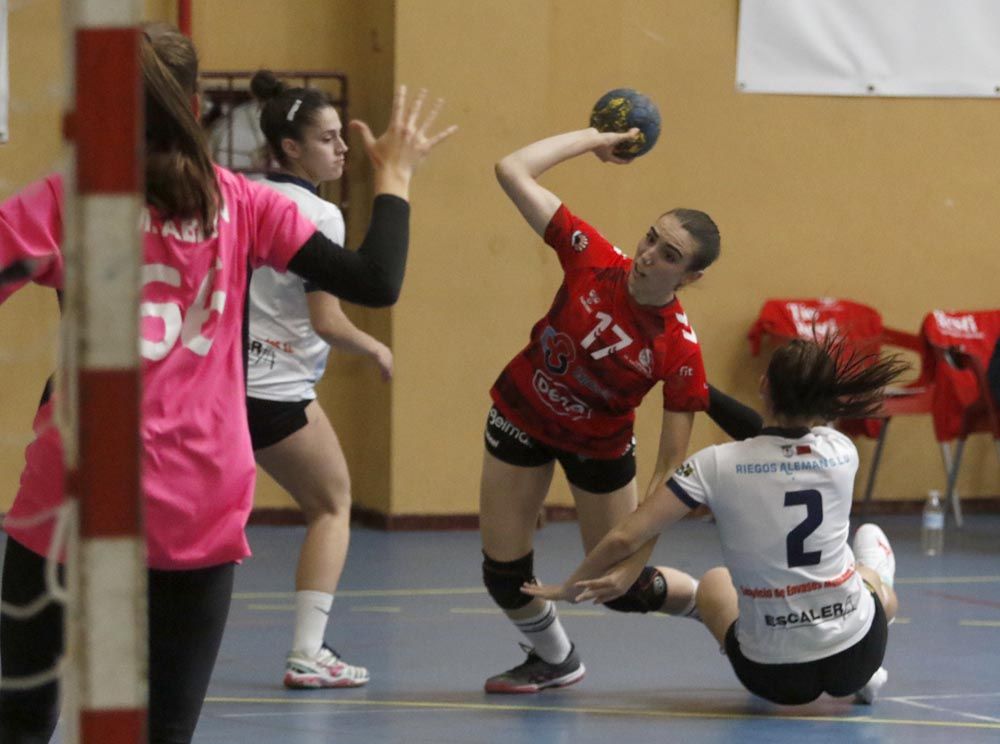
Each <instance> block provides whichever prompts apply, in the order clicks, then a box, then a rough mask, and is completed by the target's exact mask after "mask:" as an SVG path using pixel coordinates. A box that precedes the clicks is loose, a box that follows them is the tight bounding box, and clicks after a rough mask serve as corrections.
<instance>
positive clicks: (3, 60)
mask: <svg viewBox="0 0 1000 744" xmlns="http://www.w3.org/2000/svg"><path fill="white" fill-rule="evenodd" d="M9 105H10V77H9V76H8V74H7V0H0V142H6V141H7V134H8V129H7V110H8V108H9Z"/></svg>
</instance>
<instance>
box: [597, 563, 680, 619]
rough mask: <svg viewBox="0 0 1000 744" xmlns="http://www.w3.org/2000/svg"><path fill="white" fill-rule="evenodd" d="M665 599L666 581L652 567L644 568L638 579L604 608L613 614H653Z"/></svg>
mask: <svg viewBox="0 0 1000 744" xmlns="http://www.w3.org/2000/svg"><path fill="white" fill-rule="evenodd" d="M666 598H667V580H666V579H665V578H663V574H661V573H660V572H659V571H657V570H656V569H655V568H653V567H652V566H646V567H645V568H644V569H642V573H641V574H639V578H638V579H636V580H635V583H634V584H632V586H630V587H629V588H628V591H627V592H625V593H624V594H623V595H622V596H620V597H619V598H618V599H612V600H611V601H610V602H605V603H604V606H605V607H607V608H608V609H609V610H614V611H615V612H642V613H646V612H655V611H656V610H658V609H660V608H661V607H663V602H664V600H666Z"/></svg>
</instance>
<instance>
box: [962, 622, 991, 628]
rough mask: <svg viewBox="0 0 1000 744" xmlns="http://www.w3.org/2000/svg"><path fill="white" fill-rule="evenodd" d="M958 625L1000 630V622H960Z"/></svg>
mask: <svg viewBox="0 0 1000 744" xmlns="http://www.w3.org/2000/svg"><path fill="white" fill-rule="evenodd" d="M958 624H959V625H965V626H966V627H970V628H1000V620H959V621H958Z"/></svg>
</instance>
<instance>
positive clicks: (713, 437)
mask: <svg viewBox="0 0 1000 744" xmlns="http://www.w3.org/2000/svg"><path fill="white" fill-rule="evenodd" d="M172 5H173V4H172V3H169V2H166V0H156V2H154V1H153V0H150V1H149V2H148V3H147V8H148V9H149V12H150V15H151V17H169V12H170V10H171V8H172ZM737 6H738V4H737V2H735V0H702V2H698V3H692V2H685V1H684V0H623V2H619V3H606V2H599V1H598V0H547V1H545V0H397V1H396V2H392V0H378V1H377V2H372V1H371V0H366V2H364V3H359V2H353V1H352V0H338V1H336V2H332V1H330V0H291V1H290V2H286V3H283V4H281V9H280V11H278V10H277V9H276V6H275V5H274V3H271V2H264V1H263V0H196V2H195V3H194V25H195V39H196V42H197V43H198V45H199V48H200V50H201V55H202V62H203V67H204V68H205V69H255V68H256V67H259V66H269V67H272V68H277V69H280V68H288V67H308V68H314V69H322V68H329V67H336V68H340V69H344V70H345V71H347V72H348V74H349V75H350V80H351V85H352V89H351V98H352V100H351V105H352V114H353V115H355V116H361V117H362V118H366V119H368V120H369V121H370V122H371V123H372V124H373V125H374V126H377V127H381V126H384V123H385V119H386V114H387V104H388V101H389V96H390V92H391V89H392V87H393V85H394V83H396V82H405V83H408V84H410V85H411V86H418V85H426V86H427V87H429V88H430V89H431V90H432V92H433V93H435V94H439V95H443V96H445V97H446V98H447V100H448V105H447V107H446V109H445V113H444V115H443V116H442V119H441V121H442V122H444V123H450V122H457V123H459V124H460V126H461V131H460V132H459V133H458V134H457V135H456V136H455V137H454V138H453V140H452V141H449V142H447V143H446V144H444V145H443V146H442V147H441V149H440V151H438V152H436V153H434V155H433V156H432V158H431V160H430V161H429V162H428V163H427V164H426V165H425V166H424V167H423V168H422V169H421V172H420V173H419V174H418V176H417V179H416V181H415V184H414V188H413V195H412V197H413V199H412V200H413V205H414V219H413V225H412V234H413V242H412V248H411V260H410V269H409V274H408V277H407V283H406V286H405V289H404V292H403V297H402V299H401V301H400V303H399V305H398V306H397V308H395V309H394V310H392V311H391V312H390V311H365V312H360V311H359V312H358V313H357V314H356V317H357V319H358V321H359V322H360V323H362V324H363V325H364V326H365V327H366V328H369V329H371V330H372V332H374V333H375V334H376V335H378V336H379V337H380V338H382V339H383V340H386V341H390V342H391V344H392V346H393V349H394V351H395V354H396V366H397V375H396V379H395V381H394V382H393V383H392V384H391V387H390V388H389V389H387V388H386V387H385V386H383V385H381V383H379V382H378V381H377V379H376V375H374V374H373V372H372V370H371V369H370V368H369V366H368V365H365V364H364V363H362V362H360V361H358V360H351V359H347V358H335V359H333V360H332V361H331V370H332V371H333V372H334V374H333V375H331V378H330V379H328V380H327V381H325V382H324V384H323V386H322V388H321V395H322V399H323V402H324V405H326V406H327V408H328V410H329V411H330V413H331V417H332V418H333V419H334V423H335V426H336V427H337V429H338V431H339V432H340V434H341V437H342V439H343V440H344V444H345V449H346V450H347V452H348V458H349V461H350V463H351V466H352V472H353V477H354V483H355V488H354V490H355V499H356V501H357V502H358V503H359V504H362V505H364V506H368V507H370V508H374V509H378V510H380V511H383V512H385V511H391V512H392V513H394V514H440V513H473V512H474V511H475V510H476V501H477V489H478V478H479V466H480V461H481V456H482V455H481V452H482V444H481V441H482V439H481V437H482V427H483V422H484V419H485V414H486V411H487V408H488V405H489V404H488V396H487V391H488V389H489V386H490V384H491V383H492V381H493V379H494V378H495V376H496V374H497V373H498V372H499V370H500V368H501V367H502V365H503V364H504V363H505V362H506V361H507V360H508V359H509V358H510V356H512V355H513V354H514V353H515V352H516V350H517V349H519V348H520V346H521V345H522V344H523V343H524V342H525V340H526V339H527V336H528V331H529V329H530V327H531V324H532V323H533V322H534V321H535V320H537V318H538V317H539V316H540V315H541V314H542V313H543V312H544V310H545V309H546V308H547V306H548V304H549V302H550V300H551V297H552V295H553V293H554V291H555V289H556V287H557V286H558V283H559V277H560V274H559V269H558V265H557V263H556V262H555V261H554V260H553V258H552V256H551V255H550V253H549V251H548V249H546V248H545V247H544V246H542V245H541V243H540V241H539V240H538V239H537V238H536V237H535V236H534V234H533V233H532V232H531V231H530V230H529V229H528V228H527V226H525V225H524V223H523V221H522V220H521V219H520V218H519V217H518V215H517V214H516V212H515V210H514V209H513V207H512V206H511V205H510V204H509V202H508V201H507V200H506V199H505V198H504V196H503V194H502V193H501V191H500V189H499V188H498V187H497V186H496V183H495V181H494V179H493V174H492V164H493V163H494V162H495V161H496V160H497V159H498V158H499V157H501V156H502V155H504V154H506V153H507V152H510V151H511V150H513V149H515V148H517V147H519V146H521V145H523V144H526V143H528V142H530V141H532V140H534V139H538V138H541V137H544V136H546V135H549V134H553V133H555V132H558V131H564V130H567V129H571V128H576V127H580V126H583V125H585V123H586V119H587V114H588V112H589V109H590V106H591V105H592V104H593V102H594V101H595V100H596V99H597V98H598V96H599V95H600V94H601V93H603V92H604V91H605V90H608V89H610V88H612V87H619V86H623V85H627V86H632V87H636V88H639V89H640V90H643V91H645V92H647V93H649V94H650V95H652V96H653V98H654V99H655V100H656V101H657V102H658V103H659V104H660V107H661V110H662V112H663V115H664V134H663V137H662V139H661V141H660V143H659V144H658V145H657V148H656V149H655V150H654V151H653V152H652V153H650V154H649V155H648V156H646V157H645V158H642V159H640V160H638V161H636V162H635V163H633V164H632V165H629V166H627V167H616V166H607V165H602V164H600V163H599V162H598V161H597V160H595V159H593V158H589V157H587V158H580V159H578V160H576V161H573V162H570V163H566V164H564V165H562V166H560V167H558V168H557V169H555V170H554V171H552V173H551V174H550V175H547V176H546V177H545V181H544V182H545V184H546V185H547V186H549V187H550V188H552V189H553V190H554V191H555V192H556V193H558V194H559V195H560V196H562V197H563V198H565V199H566V201H567V202H568V203H569V204H570V205H571V206H572V207H573V208H574V209H575V210H576V211H578V212H580V213H582V214H583V215H585V216H586V217H587V218H588V219H589V220H590V221H592V222H594V223H595V224H596V225H598V226H599V227H600V228H601V229H602V230H603V231H604V232H605V233H606V234H607V235H608V236H609V237H610V238H611V239H612V240H614V241H615V242H616V243H617V244H618V245H619V246H621V247H622V248H623V249H625V250H626V251H631V250H632V249H633V247H634V245H635V243H636V242H637V241H638V240H639V238H640V237H641V236H642V234H643V233H644V232H645V230H646V228H647V226H648V224H649V223H650V221H651V219H652V218H653V217H654V216H655V215H657V214H659V213H660V212H662V211H663V210H664V209H667V208H670V207H673V206H691V207H696V208H701V209H704V210H706V211H708V212H709V213H710V214H712V215H713V216H714V217H715V219H716V220H717V221H718V223H719V225H720V227H721V229H722V234H723V254H722V257H721V259H720V261H719V263H718V264H717V265H715V266H713V267H712V268H711V269H710V270H709V272H708V273H707V275H706V276H705V278H704V279H703V280H702V281H701V282H699V284H697V285H695V286H693V287H691V288H689V289H688V290H686V291H685V293H684V295H683V301H684V304H685V307H686V308H687V310H688V312H689V315H690V317H691V319H692V323H693V324H694V327H695V329H696V330H697V332H698V335H699V338H700V340H701V342H702V345H703V349H704V353H705V360H706V365H707V367H708V371H709V376H710V379H712V380H713V381H714V382H715V383H716V384H718V385H719V386H720V387H722V388H724V389H727V390H730V391H732V392H734V393H735V394H737V395H739V396H740V397H742V398H743V399H744V400H747V401H749V402H753V401H755V400H756V397H755V390H756V379H757V377H758V375H759V373H760V371H761V369H762V362H761V361H760V360H750V359H749V355H748V350H747V345H746V341H745V334H746V330H747V328H748V327H749V325H750V323H751V322H752V320H753V318H754V317H755V315H756V312H757V310H758V309H759V307H760V304H761V302H762V300H763V299H764V298H766V297H783V296H795V295H800V296H816V295H837V296H842V297H849V298H853V299H856V300H859V301H864V302H868V303H870V304H873V305H875V306H876V307H878V308H879V309H880V310H881V311H882V313H883V315H884V317H885V319H886V322H887V323H889V324H891V325H895V326H898V327H900V328H903V329H908V330H916V329H917V327H918V325H919V323H920V320H921V318H922V317H923V315H924V313H925V312H927V311H928V310H929V309H931V308H934V307H945V308H948V307H950V308H980V307H991V306H996V303H997V293H996V290H995V289H994V287H993V285H994V283H995V279H994V278H995V277H996V276H997V275H1000V258H998V253H997V251H996V250H995V249H994V248H993V238H994V233H995V229H996V225H997V219H998V218H997V214H996V210H995V209H992V207H993V204H992V201H993V198H994V197H995V193H996V178H995V174H994V170H995V169H993V168H992V167H991V164H990V162H989V160H988V157H984V155H985V154H988V153H990V152H992V151H993V148H992V138H993V136H994V133H995V124H994V122H993V121H992V119H993V118H994V117H992V116H991V113H992V111H993V108H994V107H995V105H996V103H995V101H986V100H949V99H939V100H934V99H930V100H914V99H882V98H871V99H854V98H822V97H792V96H787V97H785V96H751V95H742V94H738V93H736V92H735V90H734V77H735V51H736V27H737ZM57 12H58V2H56V0H45V1H44V2H35V3H30V4H13V7H12V8H11V18H10V29H11V50H12V51H11V53H12V57H11V70H12V75H11V78H12V80H11V82H12V88H13V91H14V98H15V101H18V109H17V110H15V111H14V112H13V115H12V131H13V136H14V137H15V138H17V139H16V149H13V148H14V145H13V144H12V145H7V146H4V147H0V173H2V174H3V178H4V181H3V182H2V183H0V187H2V189H3V193H5V194H6V193H9V192H10V191H11V190H12V189H13V188H15V187H16V186H17V185H19V184H22V183H24V182H26V181H27V180H29V178H30V177H32V176H33V175H37V174H40V173H42V172H44V171H45V170H47V169H48V167H49V166H50V164H51V163H52V162H53V161H54V158H55V153H56V152H57V150H58V117H57V115H56V114H57V112H58V102H55V101H53V100H52V98H53V96H52V93H51V92H50V91H51V88H52V86H53V85H56V87H58V84H57V83H54V82H53V81H54V80H57V78H58V69H57V68H58V60H59V57H58V40H53V39H52V38H51V36H50V35H48V34H46V33H43V32H42V30H41V29H45V28H51V27H52V25H51V24H52V23H56V22H57V21H56V20H54V19H57ZM44 50H50V52H51V53H48V54H46V53H43V51H44ZM18 55H20V56H18ZM28 70H30V73H29V72H27V71H28ZM29 133H30V135H29ZM362 160H363V158H362V157H361V156H360V154H359V153H355V158H354V160H353V163H352V170H351V177H352V190H351V198H352V207H351V209H350V211H349V220H350V223H351V230H352V234H353V241H352V242H353V243H356V242H357V240H358V239H359V238H360V235H359V234H358V230H359V228H363V226H364V223H365V221H366V219H367V211H366V209H367V203H368V201H369V197H368V195H367V193H368V189H369V188H370V183H369V181H368V180H367V175H366V174H367V170H366V169H365V168H364V167H363V165H362V163H361V161H362ZM46 303H47V304H46ZM51 304H52V303H51V299H50V298H49V297H47V296H45V295H44V294H43V293H39V292H33V291H31V290H27V291H25V292H22V293H20V295H19V296H17V297H15V298H14V299H13V300H11V301H10V302H9V303H8V305H7V306H5V307H4V309H3V310H2V311H0V318H2V321H0V380H2V383H0V384H3V386H4V389H5V393H4V402H5V403H6V404H7V405H4V406H3V407H2V410H3V413H2V414H0V416H2V418H0V426H3V429H2V437H0V477H2V478H3V479H4V481H3V482H4V483H6V484H8V485H7V486H5V487H4V488H3V489H2V495H3V500H2V503H3V504H6V503H9V497H10V495H11V494H12V493H13V490H14V487H15V484H16V479H17V472H18V470H19V468H20V464H21V461H22V460H21V449H22V448H23V444H24V442H25V441H26V440H27V437H28V436H29V435H30V428H29V426H28V424H29V422H30V418H31V412H32V410H33V408H34V405H35V403H36V401H37V395H38V392H39V390H40V387H41V381H42V379H43V378H44V376H45V373H46V370H47V369H49V368H50V366H51V362H50V360H49V359H48V358H47V357H46V355H45V354H42V355H40V356H39V355H36V357H37V358H34V357H33V361H31V362H30V364H29V363H28V362H27V361H25V360H24V359H22V358H21V357H23V356H25V355H23V354H20V352H19V350H20V349H21V348H22V347H23V345H24V343H25V336H30V337H31V339H32V340H34V339H37V338H38V337H39V336H40V335H41V333H42V332H41V331H40V330H38V329H39V328H40V325H39V323H38V320H37V319H38V318H45V319H46V321H47V322H49V321H50V319H51V318H53V317H54V313H53V312H52V311H51V307H50V306H51ZM47 327H51V324H50V325H49V326H47ZM25 328H31V329H32V332H31V333H28V332H27V331H25V330H24V329H25ZM48 332H49V333H51V332H52V331H48ZM12 356H13V357H14V359H13V360H12V359H11V358H12ZM8 401H10V403H8ZM658 424H659V394H658V392H656V393H654V394H652V395H651V396H650V398H649V402H648V404H647V405H645V406H643V408H642V409H641V410H640V415H639V425H638V431H637V433H638V436H639V441H640V450H639V462H640V478H641V479H645V478H647V477H648V476H649V473H650V471H651V465H652V463H651V460H650V458H651V457H652V455H653V452H654V451H655V447H656V442H657V439H658V434H659V433H658V430H657V429H658ZM721 439H722V435H721V434H720V432H718V430H717V429H715V428H714V426H713V425H712V424H711V423H710V422H708V420H707V419H705V418H704V417H699V418H698V422H697V424H696V428H695V436H694V440H693V442H692V448H697V447H701V446H704V445H706V444H709V443H712V442H715V441H721ZM859 448H860V449H861V453H862V461H863V463H865V465H863V468H862V473H861V476H862V477H863V476H864V475H865V470H864V468H865V467H867V462H868V461H869V460H870V453H871V445H870V443H868V442H864V441H862V442H860V443H859ZM942 484H943V477H942V470H941V466H940V459H939V456H938V454H937V451H936V445H935V443H934V439H933V435H932V431H931V426H930V423H929V421H927V420H925V419H922V418H919V419H913V420H904V419H900V420H898V421H897V422H894V424H893V430H892V432H891V434H890V438H889V442H888V446H887V449H886V454H885V458H884V461H883V466H882V472H881V474H880V481H879V488H878V495H879V497H880V498H887V499H888V498H896V499H903V498H908V499H912V498H922V497H923V495H924V494H925V493H926V490H927V489H928V488H930V487H936V486H941V485H942ZM960 488H961V490H962V491H964V492H966V493H969V494H978V495H995V494H998V493H1000V468H998V466H997V461H996V457H995V455H994V454H993V453H992V452H991V447H990V445H989V442H988V441H987V440H986V438H985V437H976V438H974V441H973V442H972V443H971V444H970V446H969V448H968V452H967V456H966V462H965V465H964V467H963V477H962V480H961V481H960ZM566 499H567V494H566V490H565V487H564V486H563V485H562V483H561V482H560V483H559V484H558V485H557V487H556V488H555V489H554V492H553V500H554V501H556V502H566ZM288 503H290V502H288V500H287V497H285V496H283V495H282V494H280V492H279V491H278V489H277V488H276V487H274V486H273V485H272V484H268V483H267V482H266V481H265V482H263V483H262V485H261V488H260V491H259V494H258V505H262V506H274V505H286V504H288Z"/></svg>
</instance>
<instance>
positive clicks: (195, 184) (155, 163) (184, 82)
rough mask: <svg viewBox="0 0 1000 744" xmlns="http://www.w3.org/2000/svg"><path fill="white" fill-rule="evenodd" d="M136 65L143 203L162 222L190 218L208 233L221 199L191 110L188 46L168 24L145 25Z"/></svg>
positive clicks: (194, 79) (193, 79)
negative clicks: (142, 100) (142, 112)
mask: <svg viewBox="0 0 1000 744" xmlns="http://www.w3.org/2000/svg"><path fill="white" fill-rule="evenodd" d="M141 62H142V78H143V85H144V88H145V93H146V203H147V204H149V205H150V206H152V207H154V208H155V209H156V210H157V211H158V212H159V213H160V215H161V216H162V217H164V218H174V217H178V218H182V219H184V218H188V219H190V218H196V219H197V220H198V221H199V222H200V223H201V225H202V230H203V232H204V233H205V234H206V235H207V234H210V233H211V232H213V230H214V225H215V221H216V216H217V214H218V210H219V205H220V203H221V201H222V197H221V193H220V191H219V184H218V181H217V180H216V177H215V168H214V166H213V164H212V158H211V156H210V155H209V149H208V143H207V141H206V138H205V134H204V132H203V130H202V128H201V125H200V124H199V123H198V120H197V119H196V118H195V115H194V111H193V110H192V106H191V97H192V96H194V95H195V93H196V92H197V88H198V57H197V53H196V52H195V49H194V45H193V44H192V43H191V40H190V39H188V38H187V37H186V36H184V35H183V34H181V33H180V32H179V31H178V30H177V29H175V28H173V27H171V26H167V25H163V24H157V25H151V26H147V27H146V30H145V34H144V38H143V40H142V45H141Z"/></svg>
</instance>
